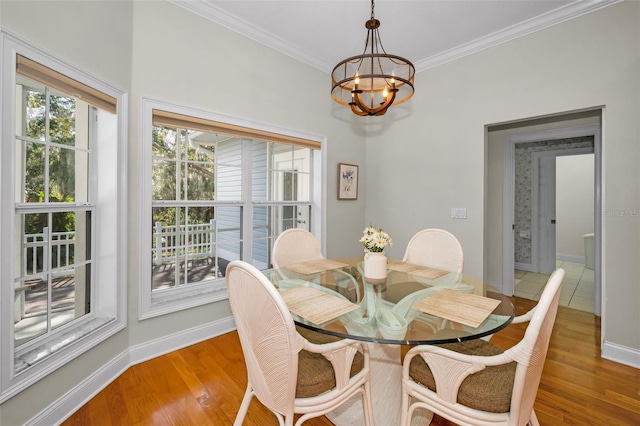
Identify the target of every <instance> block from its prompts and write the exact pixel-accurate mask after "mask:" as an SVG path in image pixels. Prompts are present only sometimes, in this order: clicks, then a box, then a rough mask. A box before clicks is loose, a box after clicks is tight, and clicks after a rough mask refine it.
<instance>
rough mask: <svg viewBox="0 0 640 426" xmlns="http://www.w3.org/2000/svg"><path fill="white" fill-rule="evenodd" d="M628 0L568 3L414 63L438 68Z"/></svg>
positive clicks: (424, 68) (588, 0) (424, 66)
mask: <svg viewBox="0 0 640 426" xmlns="http://www.w3.org/2000/svg"><path fill="white" fill-rule="evenodd" d="M622 1H624V0H586V1H583V0H576V1H574V2H573V3H570V4H568V5H566V6H563V7H561V8H558V9H556V10H553V11H551V12H547V13H545V14H542V15H540V16H537V17H535V18H532V19H529V20H527V21H523V22H520V23H518V24H516V25H512V26H511V27H508V28H505V29H504V30H500V31H496V32H495V33H492V34H489V35H487V36H484V37H480V38H478V39H476V40H474V41H472V42H469V43H465V44H461V45H459V46H456V47H455V48H453V49H450V50H447V51H444V52H441V53H438V54H437V55H433V56H431V57H429V58H425V59H422V60H419V61H417V62H414V65H415V67H416V72H418V71H424V70H428V69H431V68H435V67H437V66H439V65H442V64H446V63H447V62H451V61H454V60H456V59H460V58H463V57H465V56H469V55H472V54H474V53H477V52H480V51H482V50H485V49H488V48H490V47H494V46H497V45H500V44H503V43H507V42H509V41H511V40H515V39H517V38H520V37H524V36H526V35H529V34H532V33H534V32H537V31H541V30H544V29H546V28H549V27H552V26H554V25H558V24H561V23H563V22H566V21H569V20H571V19H574V18H577V17H579V16H583V15H586V14H588V13H591V12H595V11H597V10H600V9H603V8H605V7H607V6H611V5H613V4H616V3H620V2H622Z"/></svg>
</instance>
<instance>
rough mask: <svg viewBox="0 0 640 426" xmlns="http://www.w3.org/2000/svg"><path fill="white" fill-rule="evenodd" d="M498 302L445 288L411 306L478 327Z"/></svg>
mask: <svg viewBox="0 0 640 426" xmlns="http://www.w3.org/2000/svg"><path fill="white" fill-rule="evenodd" d="M499 304H500V301H499V300H497V299H491V298H488V297H484V296H480V295H478V294H470V293H462V292H460V291H456V290H451V289H448V288H445V289H442V290H440V291H438V292H437V293H435V294H433V295H431V296H429V297H426V298H424V299H422V300H420V301H418V302H416V303H414V304H413V306H412V308H413V309H415V310H417V311H421V312H424V313H427V314H429V315H435V316H437V317H440V318H444V319H448V320H451V321H455V322H459V323H462V324H465V325H468V326H470V327H478V326H479V325H480V324H482V322H483V321H484V320H485V319H487V317H488V316H489V314H490V313H491V312H493V310H494V309H495V308H496V307H497V306H498V305H499Z"/></svg>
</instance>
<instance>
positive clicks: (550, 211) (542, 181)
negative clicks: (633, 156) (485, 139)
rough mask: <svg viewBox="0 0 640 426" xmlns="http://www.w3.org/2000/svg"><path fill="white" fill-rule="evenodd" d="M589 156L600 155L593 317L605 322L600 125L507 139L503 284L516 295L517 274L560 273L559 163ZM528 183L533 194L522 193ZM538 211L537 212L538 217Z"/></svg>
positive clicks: (596, 163)
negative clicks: (562, 159)
mask: <svg viewBox="0 0 640 426" xmlns="http://www.w3.org/2000/svg"><path fill="white" fill-rule="evenodd" d="M580 145H582V146H580ZM554 151H558V152H554ZM562 151H564V152H562ZM572 151H573V152H572ZM585 152H593V153H594V205H593V213H594V221H593V222H594V224H593V226H594V227H593V230H594V232H593V233H594V240H595V244H594V247H595V250H594V252H595V253H594V256H595V262H594V263H595V265H594V271H593V300H594V309H593V312H594V313H595V314H596V315H598V316H599V315H600V312H601V311H600V303H601V297H600V295H601V288H600V259H599V258H600V256H599V253H600V210H601V209H600V198H599V194H600V125H593V126H584V127H568V128H559V129H553V130H548V131H540V132H533V133H528V134H514V135H512V136H510V137H508V138H505V140H504V180H503V185H504V188H503V200H504V202H503V260H502V265H503V272H502V284H503V292H504V293H505V294H509V295H512V294H515V283H516V282H517V280H518V279H519V277H516V276H515V272H514V271H516V270H521V271H524V272H527V271H530V272H532V273H540V272H544V271H547V270H549V269H551V270H552V269H555V268H556V249H555V241H556V239H555V229H556V224H555V223H554V222H555V210H556V206H555V194H553V191H552V190H551V188H554V189H555V159H556V158H557V157H558V156H561V155H572V154H580V153H585ZM519 158H520V159H522V158H525V159H526V161H529V162H530V166H528V167H529V170H526V169H527V166H526V165H525V166H523V165H522V164H518V159H519ZM534 162H535V165H534ZM533 174H535V175H536V176H535V178H532V175H533ZM523 180H524V181H528V182H530V183H529V185H530V189H529V190H527V189H526V187H525V188H524V189H523V188H519V187H518V184H519V183H520V182H521V181H523ZM534 182H535V184H534ZM517 192H520V193H524V199H525V200H526V199H527V195H528V202H529V203H530V204H529V205H528V204H527V202H526V201H525V202H523V203H518V202H517V201H516V200H517V198H518V197H517ZM520 195H522V194H520ZM534 201H535V202H534ZM534 206H537V207H535V211H534ZM541 254H542V255H541Z"/></svg>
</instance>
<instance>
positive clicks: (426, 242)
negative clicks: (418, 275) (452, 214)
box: [402, 228, 464, 284]
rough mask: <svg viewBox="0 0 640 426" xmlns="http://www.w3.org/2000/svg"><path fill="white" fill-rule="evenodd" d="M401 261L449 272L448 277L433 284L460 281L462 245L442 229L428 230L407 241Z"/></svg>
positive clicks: (462, 264)
mask: <svg viewBox="0 0 640 426" xmlns="http://www.w3.org/2000/svg"><path fill="white" fill-rule="evenodd" d="M402 261H403V262H408V263H414V264H416V265H423V266H428V267H431V268H437V269H442V270H444V271H449V272H451V274H450V275H448V276H445V277H442V278H441V279H436V280H434V283H435V284H438V283H442V282H445V281H446V282H447V283H459V282H461V281H462V269H463V268H464V252H463V250H462V245H461V244H460V241H458V239H457V238H456V237H455V235H453V234H452V233H450V232H449V231H446V230H444V229H438V228H428V229H423V230H422V231H419V232H417V233H416V234H415V235H414V236H413V237H412V238H411V240H409V243H408V244H407V249H406V251H405V253H404V257H403V258H402Z"/></svg>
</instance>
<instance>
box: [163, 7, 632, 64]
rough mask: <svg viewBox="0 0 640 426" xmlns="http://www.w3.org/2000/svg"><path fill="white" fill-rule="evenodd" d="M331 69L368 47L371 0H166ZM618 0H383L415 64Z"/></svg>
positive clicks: (390, 48)
mask: <svg viewBox="0 0 640 426" xmlns="http://www.w3.org/2000/svg"><path fill="white" fill-rule="evenodd" d="M168 1H170V2H172V3H174V4H177V5H179V6H181V7H183V8H185V9H187V10H190V11H192V12H194V13H197V14H199V15H201V16H203V17H205V18H207V19H210V20H211V21H213V22H216V23H218V24H220V25H223V26H225V27H227V28H230V29H232V30H234V31H237V32H239V33H241V34H244V35H245V36H247V37H249V38H251V39H253V40H255V41H257V42H260V43H263V44H265V45H267V46H269V47H271V48H273V49H276V50H278V51H280V52H282V53H284V54H286V55H289V56H291V57H294V58H296V59H298V60H300V61H303V62H305V63H307V64H309V65H311V66H313V67H315V68H318V69H320V70H322V71H325V72H327V73H330V72H331V70H332V69H333V67H334V66H335V65H336V64H337V63H338V62H340V61H341V60H343V59H345V58H347V57H350V56H354V55H359V54H361V53H362V50H363V49H364V44H365V39H366V35H367V30H366V28H365V26H364V23H365V22H366V21H367V20H368V19H369V18H370V16H371V2H370V1H369V0H343V1H338V0H324V1H319V0H285V1H277V0H274V1H271V0H255V1H250V0H222V1H218V0H168ZM618 1H620V0H578V1H574V0H378V1H376V2H375V17H376V19H378V20H379V21H380V22H381V25H380V30H379V31H380V38H381V40H382V43H383V46H384V48H385V50H386V52H387V53H392V54H395V55H399V56H402V57H405V58H407V59H409V60H410V61H412V62H413V64H414V65H415V66H416V70H417V71H422V70H425V69H429V68H433V67H435V66H437V65H440V64H443V63H446V62H449V61H451V60H454V59H457V58H460V57H462V56H466V55H469V54H472V53H474V52H477V51H480V50H482V49H486V48H488V47H491V46H495V45H497V44H500V43H504V42H506V41H509V40H512V39H514V38H517V37H521V36H523V35H526V34H530V33H532V32H534V31H538V30H541V29H544V28H547V27H549V26H552V25H556V24H559V23H561V22H564V21H566V20H569V19H572V18H575V17H577V16H580V15H583V14H585V13H589V12H593V11H595V10H598V9H601V8H603V7H606V6H608V5H611V4H614V3H616V2H618Z"/></svg>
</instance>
